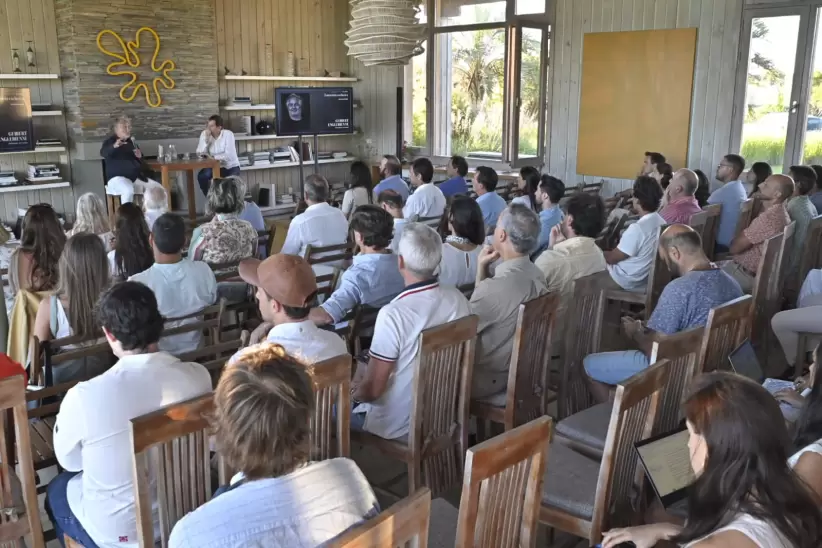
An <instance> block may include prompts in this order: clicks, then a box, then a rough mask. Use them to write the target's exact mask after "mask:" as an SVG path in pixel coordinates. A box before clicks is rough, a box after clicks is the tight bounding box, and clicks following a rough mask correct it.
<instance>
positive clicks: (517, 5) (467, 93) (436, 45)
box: [404, 0, 550, 163]
mask: <svg viewBox="0 0 822 548" xmlns="http://www.w3.org/2000/svg"><path fill="white" fill-rule="evenodd" d="M546 5H547V2H546V0H427V2H426V4H425V10H424V11H427V12H429V13H433V14H435V17H433V18H432V19H433V22H434V25H433V26H432V27H430V28H429V35H428V40H427V44H426V53H425V54H424V55H420V56H418V57H415V58H414V59H413V60H412V61H411V63H410V65H409V67H408V68H407V69H406V72H405V76H406V77H405V89H406V99H405V109H406V110H405V112H406V116H405V120H406V127H405V128H404V130H405V136H406V140H407V141H408V142H409V144H411V145H412V146H416V147H419V148H420V149H422V150H423V153H426V154H431V155H433V156H439V157H447V156H450V155H452V154H461V155H463V156H467V157H468V158H469V159H471V158H473V159H476V160H498V161H505V162H510V163H517V162H518V160H522V163H525V162H531V163H533V161H534V158H542V157H543V156H544V150H545V134H546V131H545V125H546V112H547V107H546V104H547V98H546V89H547V74H548V70H547V67H548V51H549V50H548V41H549V29H550V25H549V20H548V14H547V6H546ZM429 46H430V47H429Z"/></svg>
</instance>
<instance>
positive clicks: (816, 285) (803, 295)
mask: <svg viewBox="0 0 822 548" xmlns="http://www.w3.org/2000/svg"><path fill="white" fill-rule="evenodd" d="M821 319H822V269H815V270H811V271H810V272H808V275H807V277H806V278H805V282H804V283H803V284H802V289H801V290H800V291H799V299H798V301H797V307H796V308H795V309H793V310H783V311H782V312H777V313H776V315H774V317H773V318H771V327H772V328H773V332H774V334H775V335H776V338H777V339H778V340H779V344H780V346H782V351H783V352H784V353H785V359H786V360H787V361H788V364H789V365H794V362H795V361H796V351H797V350H798V348H797V346H798V345H799V334H800V333H819V334H820V335H822V321H820V320H821ZM805 350H807V348H806V349H805Z"/></svg>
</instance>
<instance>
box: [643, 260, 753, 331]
mask: <svg viewBox="0 0 822 548" xmlns="http://www.w3.org/2000/svg"><path fill="white" fill-rule="evenodd" d="M742 295H743V293H742V288H740V287H739V284H738V283H737V281H736V280H734V279H733V278H732V277H730V276H729V275H728V274H726V273H725V272H724V271H722V270H720V269H712V270H695V271H691V272H688V273H687V274H685V275H684V276H682V277H680V278H677V279H675V280H673V281H671V283H669V284H668V285H666V286H665V289H663V290H662V295H660V297H659V302H658V303H657V305H656V308H655V309H654V312H653V314H651V319H650V320H649V321H648V327H649V328H650V329H653V330H654V331H658V332H660V333H664V334H666V335H672V334H674V333H678V332H680V331H685V330H686V329H692V328H694V327H701V326H703V325H705V324H706V323H707V321H708V313H709V312H710V310H711V309H712V308H715V307H717V306H720V305H723V304H725V303H727V302H728V301H732V300H734V299H737V298H739V297H741V296H742Z"/></svg>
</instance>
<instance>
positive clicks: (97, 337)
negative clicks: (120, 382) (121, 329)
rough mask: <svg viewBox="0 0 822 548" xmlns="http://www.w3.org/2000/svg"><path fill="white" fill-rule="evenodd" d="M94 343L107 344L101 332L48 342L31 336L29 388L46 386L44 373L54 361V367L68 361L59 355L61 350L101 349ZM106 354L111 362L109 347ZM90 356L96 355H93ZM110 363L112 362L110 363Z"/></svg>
mask: <svg viewBox="0 0 822 548" xmlns="http://www.w3.org/2000/svg"><path fill="white" fill-rule="evenodd" d="M96 341H100V342H99V343H97V345H99V344H101V343H102V344H104V345H105V346H108V343H106V342H105V339H103V332H102V330H101V331H99V332H98V333H95V334H93V335H90V336H82V335H72V336H70V337H63V338H61V339H52V340H50V341H42V342H41V341H40V339H38V338H37V336H36V335H32V337H31V344H30V346H31V364H30V366H29V386H45V385H46V372H47V370H48V369H52V368H53V367H54V365H55V361H56V362H57V363H56V365H60V364H63V363H65V362H66V361H68V359H67V358H65V357H64V356H63V355H62V354H61V352H64V350H63V349H64V348H65V347H67V346H70V345H77V346H78V347H79V349H80V350H84V349H86V348H95V349H102V347H100V346H97V345H95V344H94V343H95V342H96ZM70 350H72V349H70ZM72 351H73V350H72ZM104 354H105V352H102V351H101V352H100V353H99V355H101V356H102V355H104ZM108 354H109V355H110V356H111V358H112V360H113V359H114V354H112V353H111V348H110V347H109V352H108ZM91 355H97V354H96V353H93V354H91ZM112 363H114V362H113V361H112Z"/></svg>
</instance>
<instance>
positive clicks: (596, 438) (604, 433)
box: [556, 402, 613, 453]
mask: <svg viewBox="0 0 822 548" xmlns="http://www.w3.org/2000/svg"><path fill="white" fill-rule="evenodd" d="M612 410H613V404H612V403H611V402H608V403H600V404H598V405H594V406H593V407H589V408H588V409H586V410H584V411H580V412H579V413H574V414H573V415H571V416H570V417H567V418H564V419H562V420H561V421H559V422H558V423H557V429H556V433H557V435H559V436H562V437H563V438H566V439H568V440H571V441H573V442H576V443H580V444H582V445H585V446H588V447H591V448H593V449H596V450H597V451H599V452H600V453H602V452H603V451H605V438H606V437H608V425H609V423H610V422H611V411H612Z"/></svg>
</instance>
